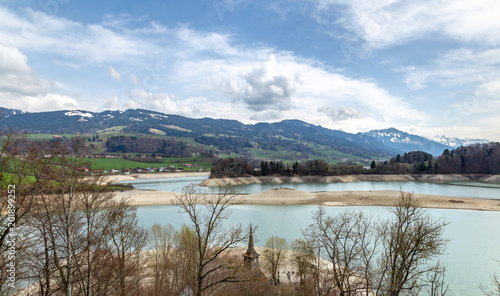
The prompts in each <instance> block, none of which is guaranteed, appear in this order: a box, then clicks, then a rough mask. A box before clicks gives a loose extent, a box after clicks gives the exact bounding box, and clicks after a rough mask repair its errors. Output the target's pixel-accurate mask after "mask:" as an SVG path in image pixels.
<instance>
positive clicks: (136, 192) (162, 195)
mask: <svg viewBox="0 0 500 296" xmlns="http://www.w3.org/2000/svg"><path fill="white" fill-rule="evenodd" d="M400 194H401V193H400V192H399V191H397V190H372V191H328V192H317V193H311V192H304V191H300V190H295V189H288V188H279V189H272V190H268V191H264V192H259V193H254V194H249V195H242V196H241V197H242V200H243V203H244V204H257V205H323V206H343V207H344V206H382V207H391V206H394V205H396V203H397V202H398V200H399V197H400ZM413 196H414V197H415V198H416V199H417V200H418V201H420V203H421V205H422V207H424V208H435V209H458V210H477V211H500V200H493V199H481V198H464V197H450V196H438V195H429V194H417V193H414V194H413ZM115 198H117V199H120V198H128V201H129V203H130V204H131V205H134V206H150V205H170V204H175V194H174V193H172V192H165V191H157V190H145V189H132V190H126V191H118V192H116V193H115ZM200 202H201V201H200Z"/></svg>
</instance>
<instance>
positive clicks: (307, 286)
mask: <svg viewBox="0 0 500 296" xmlns="http://www.w3.org/2000/svg"><path fill="white" fill-rule="evenodd" d="M390 211H391V212H392V214H393V218H392V219H390V220H388V221H377V220H375V219H374V218H373V217H370V216H366V215H365V214H364V213H363V212H352V211H344V212H342V213H341V214H339V215H336V216H331V215H328V214H327V213H326V212H325V209H324V208H322V207H320V208H319V209H318V211H317V212H315V213H314V215H313V223H312V224H311V225H309V226H308V227H307V228H306V229H304V230H303V231H302V233H303V237H302V238H300V239H298V240H296V241H294V242H293V243H292V246H291V247H292V250H293V252H291V253H290V254H289V255H288V258H286V259H285V256H284V253H283V251H282V249H284V248H286V247H287V244H286V241H285V240H284V238H279V237H274V236H273V237H271V238H270V239H269V240H268V241H267V243H266V247H267V248H268V252H266V253H265V254H264V259H265V264H264V267H265V269H266V270H267V272H268V273H269V274H271V277H272V278H273V279H274V280H276V279H277V275H276V273H277V270H278V269H279V267H280V266H281V265H282V264H283V262H284V261H285V260H288V261H289V262H292V264H293V265H294V266H295V267H296V268H297V275H298V277H299V278H300V294H301V295H418V294H428V295H445V294H446V293H447V290H448V285H447V284H446V283H445V281H444V274H445V270H446V268H445V266H444V265H443V264H441V263H440V262H439V260H438V259H439V256H440V255H441V254H443V252H444V250H445V247H446V244H447V239H445V238H444V237H443V232H444V229H445V227H446V222H444V221H442V220H434V219H432V218H430V216H429V215H428V214H427V213H426V211H425V210H424V209H423V208H422V207H421V205H420V204H419V203H418V202H417V201H416V200H415V199H414V198H413V197H412V196H411V195H410V194H407V193H401V198H400V200H399V203H398V204H397V205H396V206H395V207H394V208H392V209H391V210H390Z"/></svg>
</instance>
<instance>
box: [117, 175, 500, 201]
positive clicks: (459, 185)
mask: <svg viewBox="0 0 500 296" xmlns="http://www.w3.org/2000/svg"><path fill="white" fill-rule="evenodd" d="M205 179H207V177H203V176H202V177H184V178H164V179H143V180H137V181H130V182H122V183H131V184H132V185H134V187H135V188H138V189H152V190H160V191H169V192H180V191H181V190H182V187H183V186H185V185H187V184H190V183H200V182H202V181H203V180H205ZM238 187H239V188H240V189H241V194H252V193H258V192H262V191H267V190H271V189H274V188H280V187H286V188H291V189H296V190H301V191H305V192H321V191H356V190H364V191H368V190H400V189H403V190H404V191H407V192H414V193H420V194H431V195H442V196H454V197H471V198H487V199H500V184H495V183H483V182H474V181H460V182H442V183H438V182H422V181H405V182H380V181H379V182H377V181H375V182H374V181H360V182H348V183H282V184H270V183H264V184H248V185H239V186H238ZM202 188H206V189H210V188H209V187H202Z"/></svg>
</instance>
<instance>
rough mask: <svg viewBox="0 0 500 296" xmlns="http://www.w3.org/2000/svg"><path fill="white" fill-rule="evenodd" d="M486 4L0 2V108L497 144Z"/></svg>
mask: <svg viewBox="0 0 500 296" xmlns="http://www.w3.org/2000/svg"><path fill="white" fill-rule="evenodd" d="M499 15H500V1H498V0H461V1H456V0H405V1H401V0H400V1H398V0H371V1H367V0H287V1H285V0H265V1H260V0H251V1H249V0H208V1H194V0H184V1H173V0H169V1H160V0H143V1H133V0H122V1H111V0H110V1H102V0H88V1H77V0H36V1H32V0H0V19H1V20H2V21H1V22H0V106H1V107H6V108H14V109H19V110H22V111H30V112H38V111H53V110H87V111H96V112H100V111H104V110H126V109H129V108H144V109H150V110H155V111H160V112H164V113H167V114H178V115H183V116H188V117H194V118H200V117H211V118H224V119H235V120H238V121H241V122H244V123H250V124H252V123H256V122H262V121H265V122H276V121H281V120H284V119H299V120H303V121H306V122H308V123H312V124H316V125H321V126H324V127H327V128H331V129H339V130H343V131H347V132H352V133H355V132H365V131H369V130H373V129H383V128H389V127H395V128H398V129H400V130H403V131H406V132H410V133H414V134H418V135H424V136H429V137H432V136H435V135H446V136H453V137H460V138H485V139H489V140H492V141H500V115H499V114H500V22H499V21H498V16H499Z"/></svg>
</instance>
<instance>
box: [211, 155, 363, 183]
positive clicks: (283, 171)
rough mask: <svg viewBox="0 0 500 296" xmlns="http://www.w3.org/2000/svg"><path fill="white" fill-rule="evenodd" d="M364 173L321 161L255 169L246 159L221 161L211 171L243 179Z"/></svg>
mask: <svg viewBox="0 0 500 296" xmlns="http://www.w3.org/2000/svg"><path fill="white" fill-rule="evenodd" d="M361 173H363V166H361V165H347V164H337V165H336V164H328V163H327V162H326V161H324V160H321V159H314V160H307V161H303V162H294V163H284V162H283V161H262V162H261V163H260V167H258V168H255V167H254V165H253V164H252V163H250V162H249V161H247V160H246V159H245V158H231V157H229V158H225V159H222V160H220V161H219V162H218V163H217V164H216V165H215V166H214V167H213V168H212V170H211V174H210V177H212V178H220V177H242V176H273V175H280V176H294V175H295V176H331V175H350V174H361Z"/></svg>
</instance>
